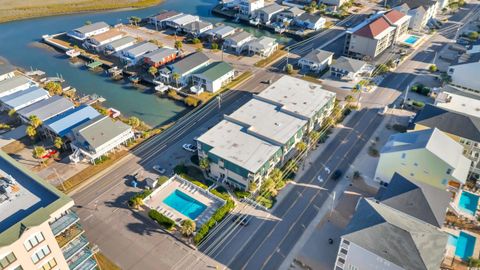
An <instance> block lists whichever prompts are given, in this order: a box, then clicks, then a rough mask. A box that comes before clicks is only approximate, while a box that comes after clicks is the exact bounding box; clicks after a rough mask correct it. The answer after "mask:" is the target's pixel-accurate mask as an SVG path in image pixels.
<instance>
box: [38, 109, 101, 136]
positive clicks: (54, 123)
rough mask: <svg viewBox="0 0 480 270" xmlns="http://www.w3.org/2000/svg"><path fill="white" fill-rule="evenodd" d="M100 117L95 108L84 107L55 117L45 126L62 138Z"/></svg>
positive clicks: (45, 123) (46, 122)
mask: <svg viewBox="0 0 480 270" xmlns="http://www.w3.org/2000/svg"><path fill="white" fill-rule="evenodd" d="M99 115H100V113H98V112H97V110H95V109H94V108H92V107H90V106H87V105H82V106H79V107H77V108H74V109H71V110H68V111H66V112H64V113H62V114H59V115H57V116H54V117H52V118H50V119H48V120H47V121H45V122H44V123H43V124H44V126H46V127H48V129H50V130H51V131H53V132H54V133H56V134H57V135H59V136H60V137H63V136H65V135H67V134H68V133H70V131H71V130H72V129H74V128H75V127H78V126H79V125H81V124H83V123H85V122H87V121H88V120H90V119H93V118H95V117H97V116H99Z"/></svg>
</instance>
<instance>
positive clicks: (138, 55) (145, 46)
mask: <svg viewBox="0 0 480 270" xmlns="http://www.w3.org/2000/svg"><path fill="white" fill-rule="evenodd" d="M157 49H158V46H157V45H155V44H153V43H151V42H147V41H145V42H142V43H137V44H135V45H133V46H131V47H128V48H126V49H124V50H123V51H121V55H122V56H121V57H122V58H123V59H124V60H125V61H126V62H127V63H130V64H133V65H135V64H136V63H137V62H138V61H140V60H142V59H143V55H145V54H147V53H149V52H153V51H155V50H157Z"/></svg>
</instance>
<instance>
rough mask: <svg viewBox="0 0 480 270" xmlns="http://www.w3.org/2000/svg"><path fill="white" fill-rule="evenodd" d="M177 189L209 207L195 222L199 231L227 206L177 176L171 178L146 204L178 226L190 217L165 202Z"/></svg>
mask: <svg viewBox="0 0 480 270" xmlns="http://www.w3.org/2000/svg"><path fill="white" fill-rule="evenodd" d="M177 189H178V190H180V191H181V192H183V193H185V194H187V195H188V196H190V197H192V198H193V199H195V200H197V201H199V202H201V203H203V204H204V205H205V206H207V208H206V209H205V210H204V211H203V212H202V213H201V214H200V215H199V216H198V217H197V218H196V219H195V220H194V221H195V223H196V225H197V229H199V228H200V227H201V226H202V224H203V223H205V222H207V221H208V220H209V219H210V218H211V217H212V215H213V214H214V213H215V211H216V210H217V209H218V208H219V207H221V206H222V205H224V204H225V201H224V200H222V199H220V198H218V197H217V196H215V195H213V194H212V193H210V192H208V191H207V190H204V189H202V188H200V187H198V186H196V185H195V184H193V183H191V182H189V181H187V180H185V179H183V178H181V177H180V176H177V175H175V176H173V177H172V178H170V179H169V180H168V181H167V182H165V183H164V184H163V185H162V186H160V187H158V188H156V189H155V190H154V191H153V192H152V194H151V195H150V196H148V197H147V198H145V200H144V204H145V206H147V207H148V208H150V209H156V210H157V211H158V212H160V213H161V214H163V215H166V216H168V217H169V218H171V219H172V220H173V221H175V222H176V223H177V225H180V224H181V222H182V220H185V219H189V217H187V216H185V215H183V214H182V213H180V212H178V211H177V210H175V209H174V208H172V207H170V206H168V205H166V204H165V203H164V202H163V200H165V198H167V197H168V196H169V195H170V194H172V192H174V191H175V190H177Z"/></svg>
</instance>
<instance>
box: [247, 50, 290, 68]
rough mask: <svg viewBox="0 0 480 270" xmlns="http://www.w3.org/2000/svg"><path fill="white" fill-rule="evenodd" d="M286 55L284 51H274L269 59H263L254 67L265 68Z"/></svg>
mask: <svg viewBox="0 0 480 270" xmlns="http://www.w3.org/2000/svg"><path fill="white" fill-rule="evenodd" d="M286 54H287V52H286V51H283V50H276V51H275V52H274V53H272V55H270V56H269V57H267V58H264V59H262V60H260V61H258V62H256V63H255V65H254V66H256V67H266V66H267V65H269V64H271V63H274V62H276V61H277V60H279V59H280V58H282V57H283V56H284V55H286Z"/></svg>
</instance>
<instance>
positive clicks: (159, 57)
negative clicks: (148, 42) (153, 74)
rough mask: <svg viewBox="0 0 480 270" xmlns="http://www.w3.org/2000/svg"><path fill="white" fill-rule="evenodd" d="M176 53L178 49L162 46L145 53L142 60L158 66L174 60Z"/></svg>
mask: <svg viewBox="0 0 480 270" xmlns="http://www.w3.org/2000/svg"><path fill="white" fill-rule="evenodd" d="M177 54H178V51H177V50H176V49H172V48H167V47H163V48H160V49H158V50H155V51H153V52H149V53H147V54H145V55H144V56H143V61H144V62H145V64H147V65H149V66H154V67H160V66H163V65H165V64H167V63H170V62H172V61H174V60H175V59H176V58H177Z"/></svg>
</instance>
